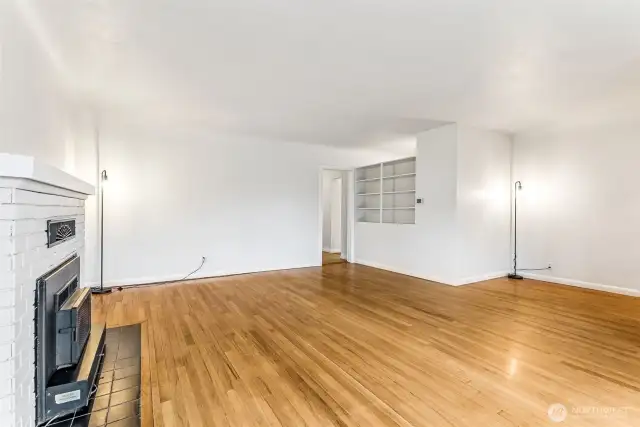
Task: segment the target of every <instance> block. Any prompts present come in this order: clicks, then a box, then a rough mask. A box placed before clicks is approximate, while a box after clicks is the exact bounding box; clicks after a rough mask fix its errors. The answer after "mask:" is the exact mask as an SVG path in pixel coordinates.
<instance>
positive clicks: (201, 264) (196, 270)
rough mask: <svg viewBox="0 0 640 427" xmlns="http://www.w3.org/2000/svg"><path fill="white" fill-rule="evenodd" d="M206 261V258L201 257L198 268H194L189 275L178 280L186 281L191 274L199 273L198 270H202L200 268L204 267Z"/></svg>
mask: <svg viewBox="0 0 640 427" xmlns="http://www.w3.org/2000/svg"><path fill="white" fill-rule="evenodd" d="M206 260H207V258H206V257H202V262H201V263H200V266H199V267H198V268H196V269H195V270H193V271H192V272H191V273H189V274H187V275H186V276H184V277H183V278H182V279H180V280H186V279H188V278H189V276H191V275H192V274H196V273H197V272H198V271H200V269H202V267H203V266H204V263H205V261H206Z"/></svg>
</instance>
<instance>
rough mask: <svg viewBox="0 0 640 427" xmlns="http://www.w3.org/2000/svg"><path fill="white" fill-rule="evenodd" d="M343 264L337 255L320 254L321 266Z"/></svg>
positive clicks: (329, 253)
mask: <svg viewBox="0 0 640 427" xmlns="http://www.w3.org/2000/svg"><path fill="white" fill-rule="evenodd" d="M343 262H346V261H345V260H343V259H342V258H340V254H339V253H331V252H324V251H323V252H322V265H329V264H341V263H343Z"/></svg>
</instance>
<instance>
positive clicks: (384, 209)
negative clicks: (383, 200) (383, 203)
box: [376, 206, 415, 211]
mask: <svg viewBox="0 0 640 427" xmlns="http://www.w3.org/2000/svg"><path fill="white" fill-rule="evenodd" d="M376 209H377V208H376ZM406 209H415V207H414V206H404V207H398V208H382V210H383V211H388V210H406Z"/></svg>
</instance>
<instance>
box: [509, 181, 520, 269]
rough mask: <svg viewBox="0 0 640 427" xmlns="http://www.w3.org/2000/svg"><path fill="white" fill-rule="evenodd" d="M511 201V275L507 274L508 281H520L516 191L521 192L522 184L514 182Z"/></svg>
mask: <svg viewBox="0 0 640 427" xmlns="http://www.w3.org/2000/svg"><path fill="white" fill-rule="evenodd" d="M514 187H515V191H514V195H513V197H514V201H513V273H511V274H509V276H508V277H509V279H516V280H522V279H523V277H522V276H521V275H519V274H518V191H520V190H522V182H520V181H516V183H515V185H514Z"/></svg>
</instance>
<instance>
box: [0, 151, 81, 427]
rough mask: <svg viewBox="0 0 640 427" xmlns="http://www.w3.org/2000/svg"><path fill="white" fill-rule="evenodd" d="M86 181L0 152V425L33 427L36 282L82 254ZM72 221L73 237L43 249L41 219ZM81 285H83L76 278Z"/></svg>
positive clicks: (45, 242)
mask: <svg viewBox="0 0 640 427" xmlns="http://www.w3.org/2000/svg"><path fill="white" fill-rule="evenodd" d="M91 194H94V188H93V186H91V185H90V184H87V183H86V182H84V181H81V180H79V179H77V178H75V177H73V176H71V175H69V174H67V173H65V172H63V171H61V170H59V169H56V168H53V167H51V166H48V165H45V164H42V163H39V162H37V161H36V160H34V159H33V158H31V157H25V156H16V155H9V154H0V420H1V421H0V424H2V426H7V427H9V426H10V427H32V426H34V425H35V395H34V376H35V367H34V359H35V351H34V315H35V311H34V307H33V304H34V297H35V294H34V292H35V285H36V280H37V279H38V278H39V277H40V276H42V275H43V274H45V273H46V272H48V271H50V270H51V269H53V268H54V267H56V266H58V265H59V264H60V263H61V262H62V261H63V260H65V259H67V258H68V257H70V256H71V255H73V254H74V253H77V254H78V255H79V256H80V257H81V258H82V256H83V254H84V242H85V239H84V229H85V227H84V203H85V200H86V198H87V196H88V195H91ZM72 218H74V219H75V220H76V236H75V238H73V239H71V240H68V241H66V242H63V243H61V244H59V245H57V246H53V247H51V248H48V247H47V233H46V229H47V221H48V220H51V219H72ZM81 283H84V281H82V278H81Z"/></svg>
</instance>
